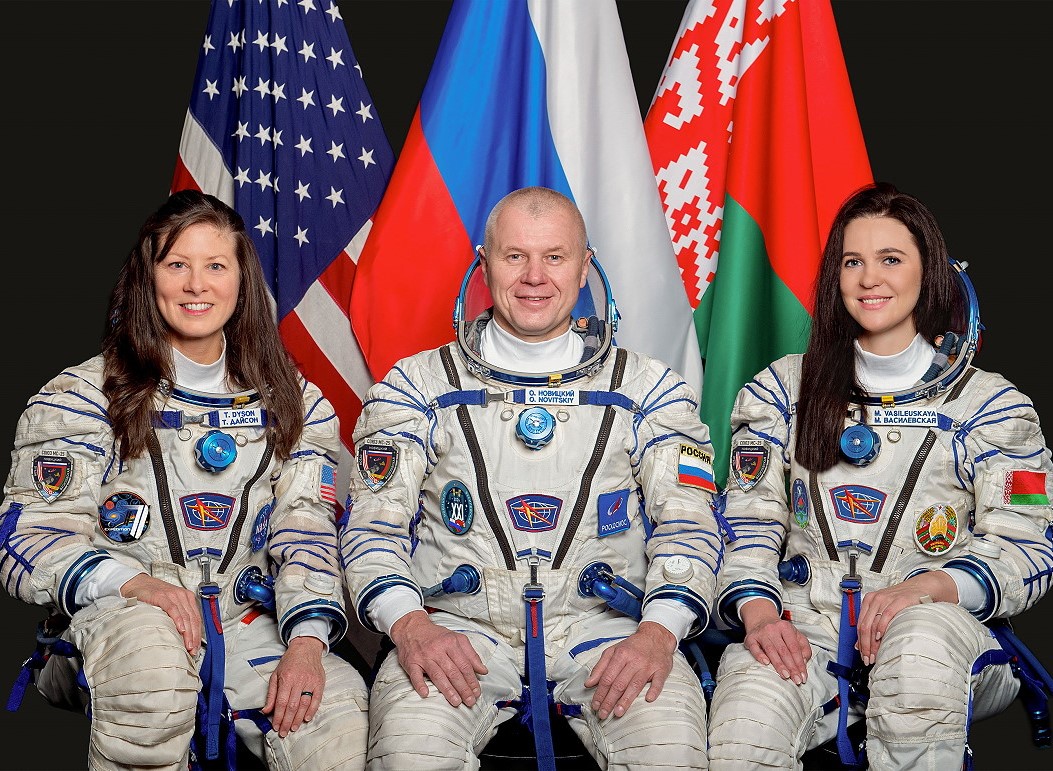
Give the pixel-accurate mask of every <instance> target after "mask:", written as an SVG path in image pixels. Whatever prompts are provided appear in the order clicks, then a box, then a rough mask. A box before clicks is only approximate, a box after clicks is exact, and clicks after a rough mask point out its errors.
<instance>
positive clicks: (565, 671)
mask: <svg viewBox="0 0 1053 771" xmlns="http://www.w3.org/2000/svg"><path fill="white" fill-rule="evenodd" d="M636 626H637V622H636V621H634V620H631V619H620V618H618V619H610V618H605V619H602V621H600V620H597V621H594V622H593V623H592V624H591V626H590V635H589V637H590V639H592V640H602V639H609V638H611V637H614V638H616V639H614V640H610V641H609V642H606V643H603V644H600V645H595V646H594V645H591V644H590V643H589V641H588V640H584V641H582V642H580V643H575V644H574V645H571V646H570V648H569V650H568V652H566V653H564V654H562V655H557V656H555V657H554V658H553V659H550V663H549V671H548V676H549V679H551V680H555V681H556V684H557V685H556V688H555V691H554V696H555V698H556V700H557V701H559V702H562V703H565V704H578V705H581V708H582V709H581V717H580V718H569V719H568V720H569V724H570V727H571V728H572V729H573V730H574V732H575V733H576V734H577V735H578V738H579V739H581V742H582V744H583V745H584V746H585V748H586V749H587V750H588V751H589V754H591V755H592V756H593V758H594V759H595V760H596V762H597V763H598V764H599V765H600V767H601V768H606V769H607V770H608V771H631V769H643V768H646V769H706V768H709V765H708V763H707V760H706V700H705V696H704V694H703V693H702V686H701V684H700V683H699V680H698V676H697V675H696V674H695V672H694V670H692V669H691V666H690V665H689V664H688V663H687V659H686V658H685V657H684V655H683V654H682V653H680V651H677V652H676V653H675V655H674V657H673V668H672V670H671V671H670V673H669V677H668V678H667V679H666V681H665V685H664V686H663V688H662V692H661V694H659V696H658V698H657V699H655V700H654V701H653V702H648V701H647V700H646V698H645V696H646V694H647V687H645V688H644V690H643V691H642V692H641V693H640V695H639V696H637V697H636V699H635V700H634V701H633V703H632V704H631V705H629V709H628V710H626V712H625V714H624V715H622V716H621V717H614V716H613V715H610V716H608V717H607V719H605V720H600V719H599V717H598V716H597V715H596V713H595V711H593V709H592V706H591V704H592V697H593V693H594V691H595V689H594V688H585V685H584V683H585V681H586V680H587V679H588V677H589V674H590V673H591V671H592V669H593V667H594V666H595V665H596V663H597V662H598V661H599V658H600V656H601V655H602V653H603V651H604V650H606V649H607V648H609V647H610V646H611V645H613V644H615V643H617V642H618V641H619V640H621V639H623V638H624V637H627V636H628V635H629V634H632V632H633V631H635V629H636Z"/></svg>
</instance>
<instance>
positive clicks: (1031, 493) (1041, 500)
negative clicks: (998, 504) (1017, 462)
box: [1002, 470, 1049, 506]
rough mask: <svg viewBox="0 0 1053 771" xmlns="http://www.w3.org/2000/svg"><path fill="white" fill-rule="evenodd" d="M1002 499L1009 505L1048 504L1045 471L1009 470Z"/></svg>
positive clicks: (1006, 473)
mask: <svg viewBox="0 0 1053 771" xmlns="http://www.w3.org/2000/svg"><path fill="white" fill-rule="evenodd" d="M1002 501H1003V503H1005V504H1006V505H1007V506H1048V505H1049V496H1048V495H1046V472H1045V471H1018V470H1014V471H1007V472H1005V488H1004V489H1003V491H1002Z"/></svg>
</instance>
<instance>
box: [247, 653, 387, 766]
mask: <svg viewBox="0 0 1053 771" xmlns="http://www.w3.org/2000/svg"><path fill="white" fill-rule="evenodd" d="M322 665H323V666H324V667H325V693H324V694H323V696H322V705H321V707H319V709H318V712H317V713H316V714H315V716H314V719H313V720H311V722H310V723H304V724H303V725H302V726H300V728H299V730H297V731H294V732H291V733H289V734H288V735H287V736H286V737H285V738H284V739H283V738H281V737H280V736H278V734H277V733H276V732H275V731H270V732H268V734H267V737H266V745H267V748H266V754H267V757H266V761H267V768H269V769H271V771H294V770H295V769H311V771H335V770H336V769H340V770H341V771H359V770H360V769H362V768H363V767H364V766H365V762H366V736H367V733H368V730H369V719H368V713H367V710H368V708H369V694H368V692H367V690H366V684H365V681H364V680H363V679H362V676H361V675H360V674H359V673H358V671H357V670H356V669H355V668H354V667H352V666H351V665H350V664H349V663H348V662H347V661H345V660H344V659H341V658H339V657H338V656H335V655H330V656H325V657H323V659H322Z"/></svg>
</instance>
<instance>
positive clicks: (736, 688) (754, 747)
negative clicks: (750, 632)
mask: <svg viewBox="0 0 1053 771" xmlns="http://www.w3.org/2000/svg"><path fill="white" fill-rule="evenodd" d="M815 721H816V715H814V714H812V712H811V710H810V708H809V705H808V704H807V703H806V701H805V698H804V695H803V692H802V691H801V689H800V688H798V687H797V686H795V685H794V684H793V683H792V682H791V681H786V680H783V679H782V678H781V677H780V676H779V675H778V674H777V673H776V672H775V670H774V669H772V667H770V666H765V665H763V664H761V663H760V662H758V661H757V660H756V659H754V658H753V655H752V654H751V653H750V652H749V651H748V650H746V648H745V646H743V645H741V644H738V643H733V644H731V645H729V646H728V647H727V648H726V649H725V651H724V655H723V656H722V658H721V661H720V667H719V668H718V670H717V688H716V691H715V692H714V694H713V703H712V704H711V705H710V711H709V759H710V763H712V764H713V766H714V767H717V766H721V765H723V764H734V767H735V768H794V767H796V766H797V759H798V758H799V757H800V756H801V755H802V754H803V753H804V751H805V749H807V744H808V741H809V739H810V737H811V734H812V733H813V731H814V730H815Z"/></svg>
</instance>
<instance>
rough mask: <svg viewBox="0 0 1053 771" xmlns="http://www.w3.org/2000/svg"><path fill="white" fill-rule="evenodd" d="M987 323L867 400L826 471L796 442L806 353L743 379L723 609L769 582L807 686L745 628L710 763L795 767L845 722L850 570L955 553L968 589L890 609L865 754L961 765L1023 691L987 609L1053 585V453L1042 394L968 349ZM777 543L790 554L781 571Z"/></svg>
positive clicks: (716, 712)
mask: <svg viewBox="0 0 1053 771" xmlns="http://www.w3.org/2000/svg"><path fill="white" fill-rule="evenodd" d="M961 278H962V280H963V281H964V282H965V285H966V287H967V289H968V294H969V295H970V297H971V298H972V303H973V306H974V315H975V297H974V296H972V288H971V285H968V282H967V280H966V279H965V278H964V274H962V276H961ZM976 323H977V320H976V319H975V318H973V321H972V330H971V335H966V337H971V339H970V340H969V341H968V350H967V351H963V353H961V354H960V355H959V357H958V359H957V360H956V361H955V362H954V363H953V364H952V366H951V367H950V368H948V369H944V371H943V372H942V373H940V374H939V375H937V376H936V377H934V378H932V379H931V380H930V381H929V382H927V383H926V384H925V385H924V387H914V388H908V389H906V390H904V391H900V392H899V393H897V394H895V395H894V397H893V396H890V397H886V398H884V399H883V398H881V397H880V396H874V397H870V396H868V397H865V403H864V404H860V405H856V406H855V408H854V409H853V410H852V411H851V416H850V417H849V418H848V419H846V422H845V426H846V432H845V434H844V435H843V438H842V450H843V453H844V454H845V455H846V457H845V459H844V460H842V462H840V463H838V464H837V465H836V466H834V467H832V468H830V469H828V470H827V471H824V472H822V473H812V472H810V471H809V470H808V469H806V468H802V467H801V466H799V465H798V464H797V462H796V460H795V458H794V452H795V441H796V424H795V407H796V404H797V401H798V395H799V392H800V373H801V362H802V356H800V355H790V356H787V357H784V358H783V359H780V360H779V361H777V362H775V363H774V364H772V365H771V366H770V367H768V368H767V369H765V370H764V371H763V372H761V373H760V374H758V375H757V376H756V377H755V378H754V379H753V380H752V381H751V382H749V383H747V384H746V386H745V387H744V388H743V389H742V391H741V392H740V393H739V396H738V399H737V401H736V403H735V406H734V409H733V412H732V429H733V435H732V457H731V478H730V479H729V481H728V485H727V506H726V510H725V515H726V517H727V522H728V525H729V526H730V528H731V530H732V531H733V535H732V536H731V538H730V539H729V543H728V544H727V551H726V561H725V564H724V568H723V571H722V573H721V576H720V589H719V599H718V606H717V607H718V613H719V614H720V617H721V619H722V620H723V621H724V622H726V623H728V624H729V625H731V626H737V625H739V623H740V621H739V618H738V612H737V611H738V607H739V606H740V605H741V603H742V602H743V601H746V600H752V599H754V598H757V597H765V598H768V599H770V600H771V601H772V602H774V603H775V604H776V606H777V607H778V608H779V609H780V610H781V611H782V612H783V613H784V615H785V617H788V618H789V619H790V620H791V621H792V622H793V624H794V625H795V626H796V627H797V628H798V629H799V630H800V631H801V632H802V633H803V634H804V635H805V636H806V637H807V638H808V639H809V641H810V642H811V645H812V658H811V660H810V661H809V662H808V676H807V681H806V683H805V684H804V685H802V686H797V685H795V684H794V683H793V682H792V681H791V680H784V679H782V678H781V677H780V676H779V674H778V673H776V672H775V671H774V670H773V669H772V667H771V666H767V665H763V664H760V663H759V662H757V661H756V660H755V659H754V657H753V655H752V654H751V653H750V652H749V651H748V650H746V649H745V647H744V646H743V645H741V644H732V645H730V646H729V647H728V648H727V650H726V651H725V654H724V657H723V658H722V661H721V665H720V668H719V671H718V676H717V682H718V686H717V689H716V694H715V696H714V700H713V704H712V709H711V712H710V744H711V747H710V759H711V763H712V764H713V766H714V767H718V766H719V767H723V765H724V764H728V765H729V766H731V767H743V766H742V765H741V764H746V765H748V766H749V767H751V768H760V767H765V768H794V767H797V768H799V767H800V757H801V754H802V753H803V752H804V751H805V750H807V749H809V748H811V747H815V746H817V745H819V744H821V743H823V742H825V741H827V740H829V739H831V738H833V737H835V736H836V735H837V734H838V731H837V721H838V718H839V716H840V713H839V706H838V702H837V701H836V699H837V697H838V695H839V690H840V687H841V686H844V685H846V683H845V682H843V681H842V680H839V678H838V677H837V676H836V669H837V665H838V663H839V661H838V660H839V656H838V646H839V631H843V629H844V628H845V627H847V626H848V623H847V622H845V621H842V612H843V609H844V608H845V607H847V606H845V605H843V600H844V594H843V592H842V582H843V581H846V580H848V583H846V586H847V587H848V588H850V589H851V588H853V587H858V588H859V589H860V591H861V592H863V593H865V592H867V591H872V590H876V589H882V588H885V587H888V586H891V585H894V584H897V583H899V582H901V581H903V580H905V579H907V578H910V577H911V576H913V575H916V574H917V573H919V572H921V571H927V570H936V569H944V570H947V572H948V573H950V574H951V575H952V577H953V578H954V579H955V582H956V584H958V585H959V590H960V591H959V595H960V598H961V599H960V602H959V604H958V605H954V604H951V603H942V602H937V603H926V602H924V600H925V598H922V599H923V602H922V604H919V605H913V606H910V607H908V608H906V609H905V610H903V611H900V612H899V613H898V614H896V616H895V617H894V618H893V620H892V621H891V623H890V624H889V627H888V630H887V632H886V634H885V636H884V637H883V638H882V639H881V643H880V646H879V648H878V650H877V655H876V661H875V662H874V664H873V666H872V668H871V669H870V670H869V672H867V671H866V670H863V674H862V675H861V682H857V683H855V684H854V685H855V686H856V687H857V688H861V690H862V691H863V692H865V691H866V690H867V689H869V699H868V701H866V705H865V709H864V706H863V705H862V703H860V702H859V701H855V700H853V702H854V703H853V705H852V708H851V711H850V712H846V713H845V722H846V723H851V722H855V721H857V720H859V719H860V718H862V717H863V716H864V712H865V718H866V721H867V723H866V727H867V740H866V758H867V761H868V762H869V764H870V767H871V768H883V769H887V768H930V769H944V768H947V769H950V768H961V767H962V763H963V758H964V757H965V754H966V742H967V735H968V729H969V722H970V720H974V719H978V718H982V717H985V716H988V715H992V714H995V713H997V712H998V711H1000V710H1002V709H1003V708H1004V707H1005V706H1006V705H1007V704H1008V703H1009V702H1011V701H1012V700H1013V698H1014V697H1015V696H1016V694H1017V690H1018V687H1019V684H1018V681H1017V680H1016V679H1015V678H1014V677H1013V674H1012V672H1011V671H1010V667H1009V665H1008V664H1007V663H1006V659H1007V656H1006V655H1005V654H1004V653H1003V651H1002V650H1001V648H1000V645H999V642H998V641H997V640H996V639H995V637H993V636H992V633H991V631H990V630H989V629H988V627H986V626H984V624H983V622H986V621H989V620H991V619H998V618H1004V617H1009V616H1013V615H1016V614H1018V613H1021V612H1022V611H1024V610H1026V609H1027V608H1029V607H1031V606H1032V605H1033V604H1034V603H1035V602H1037V601H1038V599H1039V598H1040V597H1042V595H1043V594H1045V592H1046V591H1047V589H1048V588H1049V585H1050V574H1051V568H1053V550H1051V542H1050V532H1049V530H1048V528H1049V524H1050V516H1051V507H1050V503H1049V501H1050V495H1051V494H1053V466H1051V463H1050V453H1049V451H1048V450H1047V449H1046V445H1045V440H1044V439H1043V436H1042V431H1041V429H1040V426H1039V420H1038V416H1037V415H1036V413H1035V410H1034V408H1033V406H1032V404H1031V401H1030V400H1029V399H1028V398H1027V397H1026V396H1024V395H1023V394H1022V393H1020V392H1019V391H1018V390H1017V389H1016V388H1015V387H1014V386H1013V385H1012V384H1011V383H1009V382H1008V381H1006V380H1005V379H1004V378H1003V377H1001V376H1000V375H997V374H992V373H988V372H984V371H982V370H979V369H976V368H974V367H972V366H971V363H970V361H971V358H972V353H973V350H974V348H975V344H976V338H975V333H976V329H975V327H976ZM922 348H923V349H925V350H927V358H923V359H921V369H922V370H924V369H925V367H926V366H927V365H928V363H929V362H930V361H932V359H933V348H932V347H931V346H930V345H928V344H927V343H925V342H924V340H922V338H920V337H918V338H916V340H915V345H914V346H912V347H911V348H909V349H908V350H907V351H906V352H904V354H903V355H902V356H904V357H914V358H915V359H919V358H920V354H918V353H917V351H920V350H921V349H922ZM858 355H859V354H858V353H857V356H858ZM858 371H859V367H857V372H858ZM931 371H932V370H930V372H931ZM861 374H864V375H865V373H861ZM916 376H917V371H916V372H915V377H916ZM864 382H865V381H864ZM909 382H913V381H909ZM871 393H881V392H880V391H878V392H874V391H871ZM780 555H781V556H782V559H783V564H784V566H786V565H790V563H791V562H792V563H794V564H793V565H792V567H793V569H792V570H790V571H787V572H785V573H784V575H785V576H786V580H780V574H779V570H778V568H779V561H780ZM802 558H803V559H802ZM853 562H854V565H855V571H852V569H851V566H852V564H853ZM848 575H854V576H856V577H857V579H848V578H847V577H848ZM851 581H856V583H854V584H853V583H851ZM842 642H843V641H842ZM851 654H852V651H851V650H847V651H842V661H841V662H840V663H841V664H842V665H844V664H845V663H846V662H845V661H844V658H845V655H848V656H850V655H851ZM856 658H858V656H856ZM828 665H832V666H833V667H834V669H835V672H832V671H829V670H828ZM841 671H842V673H844V674H847V673H845V672H844V670H841ZM845 679H846V680H847V679H848V678H845ZM846 693H847V691H846V690H841V696H842V700H845V699H844V696H845V695H846ZM842 730H843V729H842ZM842 737H843V735H842ZM853 752H854V750H853Z"/></svg>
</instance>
